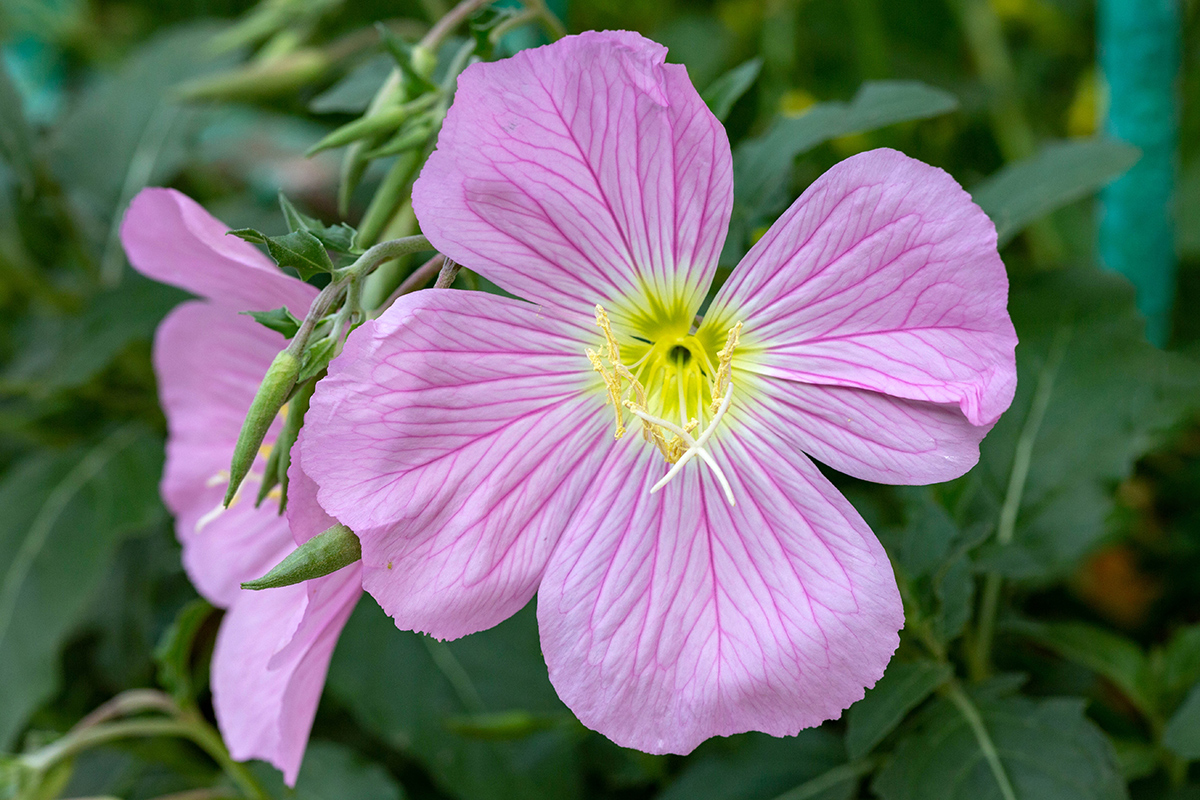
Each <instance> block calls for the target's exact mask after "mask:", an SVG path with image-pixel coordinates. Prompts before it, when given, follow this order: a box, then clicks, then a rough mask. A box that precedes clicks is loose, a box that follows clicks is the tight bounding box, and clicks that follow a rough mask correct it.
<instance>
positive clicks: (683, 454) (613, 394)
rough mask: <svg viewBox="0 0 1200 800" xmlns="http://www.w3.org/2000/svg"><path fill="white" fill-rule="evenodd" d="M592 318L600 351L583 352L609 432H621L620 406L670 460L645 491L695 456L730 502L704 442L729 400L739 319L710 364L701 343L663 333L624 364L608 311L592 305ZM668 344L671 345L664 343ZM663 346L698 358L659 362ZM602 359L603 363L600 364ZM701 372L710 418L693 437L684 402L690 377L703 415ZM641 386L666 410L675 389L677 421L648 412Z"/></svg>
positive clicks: (667, 479)
mask: <svg viewBox="0 0 1200 800" xmlns="http://www.w3.org/2000/svg"><path fill="white" fill-rule="evenodd" d="M596 324H597V325H598V326H599V327H600V330H601V332H602V333H603V334H604V343H605V348H604V356H603V358H602V357H601V355H600V353H598V352H597V351H596V350H593V349H591V348H586V349H585V350H584V352H585V353H586V355H587V357H588V361H590V362H591V364H592V369H593V370H594V371H596V372H598V373H599V374H600V377H601V379H602V380H603V381H604V387H605V390H606V393H607V395H608V396H607V399H606V402H608V403H612V404H613V410H614V413H615V415H616V423H617V431H616V436H615V438H617V439H620V438H621V437H622V436H623V435H624V434H625V432H626V429H625V425H624V422H623V420H622V411H621V409H622V408H627V409H629V411H630V412H631V413H632V414H633V415H634V416H635V417H637V418H638V419H640V420H641V422H642V437H643V438H644V439H645V440H646V441H647V442H648V443H650V444H653V445H654V446H655V447H656V448H658V450H659V452H660V453H662V455H663V457H664V458H665V459H666V460H667V462H668V463H670V464H671V468H670V469H669V470H668V471H667V474H666V475H664V476H663V477H662V479H661V480H659V481H658V482H657V483H656V484H654V486H652V487H651V488H650V493H651V494H653V493H655V492H657V491H658V490H659V489H661V488H662V487H663V486H666V485H667V484H668V483H670V481H671V479H672V478H674V477H675V476H676V475H678V474H679V473H680V472H681V471H682V470H683V468H684V466H686V465H687V462H688V461H690V460H691V459H693V458H695V457H697V456H698V457H699V458H700V460H701V461H703V462H704V463H705V464H706V465H708V468H709V469H711V470H712V471H713V475H714V476H715V477H716V479H717V482H718V483H720V484H721V489H722V490H723V491H724V492H725V497H726V499H728V500H729V504H730V505H736V504H737V503H736V500H735V498H734V495H733V489H732V487H731V486H730V485H729V481H728V480H727V479H726V477H725V473H724V472H723V471H722V470H721V467H720V465H719V464H718V463H717V462H716V459H714V458H713V457H712V455H711V454H710V453H709V452H708V451H707V450H706V449H705V445H706V444H707V443H708V440H709V439H711V438H712V436H713V433H714V432H715V431H716V429H717V426H718V425H719V424H720V422H721V420H722V419H723V418H724V417H725V414H726V413H727V412H728V411H729V407H730V404H731V403H732V401H733V366H732V364H733V353H734V350H736V349H737V346H738V339H739V335H740V333H741V329H742V323H740V322H738V323H735V324H734V326H733V327H732V328H730V329H729V335H728V337H727V338H726V340H725V347H724V348H723V349H722V350H721V351H720V352H719V353H717V364H716V366H715V368H714V366H713V363H712V359H711V358H710V357H709V354H708V352H707V350H706V349H705V348H703V347H694V346H693V345H690V344H687V343H686V342H685V341H684V340H681V339H675V340H671V339H667V340H666V341H663V342H659V343H653V342H648V343H647V344H648V345H649V347H648V349H647V351H646V353H645V354H643V355H642V357H641V358H639V359H637V361H635V362H634V363H633V364H631V365H629V366H626V365H625V364H624V363H622V361H621V347H620V344H619V343H618V342H617V337H616V335H615V334H614V333H613V330H612V323H611V321H610V320H609V318H608V313H607V312H606V311H605V310H604V307H603V306H600V305H597V306H596ZM668 345H670V346H671V348H674V349H671V348H668ZM663 348H667V349H671V352H672V353H673V352H675V349H680V348H684V349H686V350H687V352H688V354H689V355H691V356H693V357H695V358H697V359H698V361H697V362H696V364H694V365H693V366H692V367H691V368H688V369H684V366H685V365H684V364H681V363H675V362H671V363H670V364H666V363H663V359H664V358H669V357H668V356H666V355H664V354H663ZM656 353H657V355H656V356H655V355H654V354H656ZM652 356H653V358H652ZM655 358H657V359H658V360H655ZM605 361H607V362H608V363H607V364H606V363H605ZM631 367H632V369H633V370H636V373H637V374H636V375H635V374H634V372H632V371H631V369H630V368H631ZM697 367H698V368H699V371H697V372H695V374H692V370H696V369H697ZM706 375H707V376H711V379H712V385H711V397H712V402H711V403H710V405H709V406H708V409H707V410H708V413H709V414H711V415H712V419H711V420H710V421H709V422H708V425H707V426H706V427H705V428H704V430H703V432H702V433H701V434H700V435H699V436H698V437H693V436H692V432H693V431H695V430H696V429H697V428H698V427H699V426H700V422H699V421H698V420H696V419H694V418H692V419H689V418H688V409H689V408H690V406H689V403H688V401H689V399H690V395H691V394H692V391H691V390H692V388H693V383H692V381H693V380H694V381H695V399H696V401H697V402H696V405H697V407H698V410H699V412H700V416H701V417H703V416H704V393H705V392H706V391H709V387H707V386H705V383H706V382H705V381H704V376H706ZM622 379H624V381H623V380H622ZM672 380H674V381H675V388H674V390H673V391H672V390H671V387H670V381H672ZM626 381H627V383H626ZM643 381H645V382H643ZM647 386H649V387H650V388H651V389H653V390H656V394H654V395H653V396H654V397H655V398H656V402H657V403H660V404H661V405H662V408H661V410H662V411H664V412H665V411H666V396H667V395H668V394H675V395H676V398H675V399H676V400H677V402H678V403H679V418H680V423H679V424H677V423H674V422H670V421H669V420H666V419H664V418H662V417H659V416H656V415H654V414H651V413H650V411H649V409H648V402H647V399H648V392H647V389H646V387H647ZM627 393H632V395H633V397H632V398H629V399H626V394H627ZM667 435H670V436H671V439H670V441H668V440H667Z"/></svg>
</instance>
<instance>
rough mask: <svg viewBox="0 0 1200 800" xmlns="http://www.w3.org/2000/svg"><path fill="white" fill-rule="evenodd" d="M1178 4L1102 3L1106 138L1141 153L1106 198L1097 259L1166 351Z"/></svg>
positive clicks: (1146, 0) (1167, 0)
mask: <svg viewBox="0 0 1200 800" xmlns="http://www.w3.org/2000/svg"><path fill="white" fill-rule="evenodd" d="M1180 26H1181V23H1180V10H1179V0H1100V3H1099V50H1100V68H1101V70H1102V71H1103V73H1104V78H1105V81H1106V82H1107V84H1108V96H1109V101H1108V119H1107V121H1106V125H1105V128H1106V131H1107V133H1108V135H1110V136H1112V137H1115V138H1117V139H1120V140H1122V141H1125V142H1129V143H1130V144H1132V145H1135V146H1137V147H1139V148H1141V150H1142V158H1141V160H1140V161H1138V163H1137V164H1135V165H1134V166H1133V168H1132V169H1130V170H1129V172H1127V173H1125V175H1123V176H1122V177H1120V178H1119V179H1117V180H1116V181H1115V182H1113V183H1112V184H1111V185H1109V186H1108V187H1106V188H1105V189H1104V191H1103V192H1102V193H1101V217H1100V232H1099V250H1100V259H1101V261H1102V262H1103V263H1104V264H1105V265H1106V266H1108V267H1111V268H1112V269H1115V270H1117V271H1118V272H1121V273H1123V274H1124V275H1125V276H1126V277H1127V278H1129V280H1130V281H1132V283H1133V285H1134V287H1135V288H1136V289H1137V303H1138V308H1140V309H1141V311H1142V313H1143V314H1144V315H1145V316H1146V335H1147V336H1148V337H1149V339H1150V341H1152V342H1154V343H1155V344H1157V345H1159V346H1160V347H1161V346H1163V345H1165V344H1166V342H1167V339H1168V337H1169V336H1170V333H1171V306H1172V304H1173V302H1174V300H1175V228H1174V222H1173V211H1172V203H1173V193H1174V189H1175V169H1176V160H1177V150H1178V144H1179V110H1178V101H1177V96H1176V95H1177V85H1176V84H1177V82H1178V78H1179V66H1180Z"/></svg>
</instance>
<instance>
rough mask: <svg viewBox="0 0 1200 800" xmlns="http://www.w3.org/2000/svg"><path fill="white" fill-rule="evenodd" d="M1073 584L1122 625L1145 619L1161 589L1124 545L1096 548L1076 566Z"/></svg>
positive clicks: (1098, 610) (1080, 594)
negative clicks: (1077, 569)
mask: <svg viewBox="0 0 1200 800" xmlns="http://www.w3.org/2000/svg"><path fill="white" fill-rule="evenodd" d="M1072 584H1073V588H1074V590H1075V594H1076V595H1077V596H1078V597H1079V599H1080V600H1082V601H1083V602H1084V603H1086V604H1087V605H1088V606H1090V607H1091V608H1092V610H1094V611H1095V612H1096V613H1097V614H1099V615H1100V616H1102V617H1104V618H1105V619H1107V620H1109V621H1110V622H1112V623H1113V624H1115V625H1118V626H1119V627H1122V628H1136V627H1138V626H1139V625H1140V624H1141V623H1142V622H1144V621H1145V619H1146V615H1147V614H1148V613H1149V612H1150V606H1151V605H1153V604H1154V601H1155V600H1157V599H1158V598H1159V597H1161V596H1162V592H1163V587H1162V584H1161V582H1160V581H1158V580H1157V579H1155V578H1154V577H1153V576H1151V575H1148V574H1146V573H1145V572H1144V571H1142V569H1141V568H1140V567H1139V566H1138V563H1137V556H1136V554H1135V553H1134V552H1133V550H1132V549H1131V548H1130V547H1128V546H1126V545H1113V546H1110V547H1106V548H1104V549H1102V550H1099V551H1097V552H1096V553H1095V554H1094V555H1092V557H1091V558H1089V559H1088V560H1087V561H1085V562H1084V563H1083V566H1081V567H1080V568H1079V571H1078V572H1077V573H1076V574H1075V579H1074V580H1073V581H1072Z"/></svg>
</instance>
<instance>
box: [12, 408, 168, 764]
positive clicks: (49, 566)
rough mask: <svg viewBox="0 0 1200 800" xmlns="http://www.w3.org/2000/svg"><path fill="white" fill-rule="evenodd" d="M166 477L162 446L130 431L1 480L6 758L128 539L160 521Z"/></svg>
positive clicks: (34, 459) (28, 463) (38, 461)
mask: <svg viewBox="0 0 1200 800" xmlns="http://www.w3.org/2000/svg"><path fill="white" fill-rule="evenodd" d="M161 469H162V442H161V441H160V440H159V439H158V438H157V437H155V436H153V435H152V434H150V433H148V432H147V431H145V430H144V429H142V428H141V427H137V426H131V427H124V428H120V429H118V430H117V431H115V432H113V433H112V434H110V435H108V436H107V437H106V438H104V439H103V440H102V441H100V442H99V443H98V444H96V445H94V446H92V447H91V448H89V449H86V450H84V449H73V450H69V451H66V452H62V453H46V452H43V453H39V454H36V455H33V456H30V457H28V458H26V459H25V460H24V461H21V462H19V463H18V464H16V465H14V466H13V467H12V468H10V469H9V471H8V472H7V473H5V475H4V476H3V479H2V480H0V508H3V509H4V514H3V516H0V686H3V687H5V688H4V691H3V692H0V749H11V745H12V743H13V739H14V737H15V736H16V734H17V733H18V732H19V731H20V729H21V727H22V725H23V724H24V723H25V720H26V719H27V718H28V716H29V714H30V713H31V712H32V711H33V710H34V709H36V708H37V706H38V705H39V704H40V703H42V702H44V701H45V700H46V699H47V698H48V697H50V696H51V695H52V694H53V693H54V691H55V688H56V685H57V681H58V675H57V672H58V664H57V659H58V652H59V649H60V647H61V646H62V644H63V642H64V640H65V639H66V638H67V636H69V635H70V634H71V632H72V631H73V629H74V626H75V624H76V623H77V621H78V620H79V619H80V617H81V616H82V615H84V614H85V613H86V611H87V606H88V603H89V602H91V601H92V600H93V594H94V593H95V591H96V588H97V586H98V585H99V583H100V581H101V579H102V578H103V576H104V571H105V569H106V568H107V567H108V564H109V562H110V561H111V559H112V556H113V553H114V552H115V550H116V547H117V545H118V543H119V542H120V541H121V539H122V537H123V536H125V535H126V534H128V533H131V532H134V531H137V530H139V529H142V528H145V527H147V526H148V525H150V524H152V523H153V522H155V521H156V520H158V519H161V518H162V516H163V509H162V504H161V503H160V501H159V499H158V479H159V475H160V473H161Z"/></svg>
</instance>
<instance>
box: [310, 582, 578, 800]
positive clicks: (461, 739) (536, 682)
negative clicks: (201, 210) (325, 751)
mask: <svg viewBox="0 0 1200 800" xmlns="http://www.w3.org/2000/svg"><path fill="white" fill-rule="evenodd" d="M397 675H403V676H404V680H403V681H400V680H397V679H396V676H397ZM329 687H330V690H331V691H332V692H333V693H334V694H335V695H336V696H337V697H338V698H339V699H340V700H341V702H343V703H344V704H345V705H346V707H347V708H348V709H349V710H350V711H351V712H352V713H353V714H354V716H355V717H356V718H357V719H358V721H359V722H360V723H361V724H362V725H363V726H364V727H366V728H367V729H368V730H370V731H372V732H373V733H374V734H375V735H377V736H379V737H380V738H381V739H383V740H384V741H385V742H387V743H388V744H390V745H391V746H393V747H396V748H398V749H399V750H401V751H403V752H405V753H406V754H408V755H410V756H412V757H414V758H416V759H419V760H420V761H421V762H422V763H423V764H424V765H425V766H426V768H427V769H428V770H429V772H430V774H431V776H432V777H433V779H434V781H435V782H436V783H437V785H438V787H439V788H440V789H441V790H442V791H443V792H446V793H448V794H450V795H451V796H454V797H458V798H463V800H508V799H509V798H513V799H514V800H515V799H516V798H527V797H537V798H546V800H571V799H573V798H577V797H579V796H580V794H581V792H582V785H581V778H580V775H579V764H578V754H577V752H576V741H577V740H578V738H579V735H578V734H579V726H578V723H576V722H575V721H574V719H573V717H572V716H571V714H570V712H569V711H567V709H566V708H565V707H564V706H563V705H562V702H561V701H560V700H559V699H558V696H557V695H556V694H555V692H554V689H553V687H551V685H550V682H549V679H548V677H547V674H546V665H545V663H544V662H543V660H542V656H541V648H540V646H539V643H538V633H537V622H536V619H535V615H534V610H533V607H532V605H531V606H530V607H528V608H526V609H525V610H523V611H521V612H520V613H518V614H517V615H516V616H514V617H513V618H512V619H509V620H507V621H506V622H504V623H502V624H500V625H499V626H497V627H495V628H492V629H490V630H487V631H483V632H481V633H477V634H474V635H472V636H468V637H466V638H464V639H459V640H456V641H453V642H439V641H436V640H434V639H430V638H429V637H427V636H422V635H420V634H415V633H409V632H405V631H397V630H396V628H395V626H394V625H393V624H392V621H391V620H390V619H388V618H387V617H386V616H385V615H384V614H383V613H382V612H381V611H380V610H379V607H378V606H377V605H376V604H375V603H374V602H371V601H367V602H364V603H360V604H359V607H358V608H357V609H356V610H355V612H354V614H353V615H352V616H351V618H350V622H349V623H348V624H347V625H346V629H345V630H344V631H343V633H342V637H341V640H340V641H339V643H338V649H337V651H336V652H335V654H334V657H333V663H332V665H331V666H330V669H329ZM414 687H419V690H414ZM504 712H519V713H524V714H528V715H530V716H533V717H536V718H538V719H539V725H537V726H533V728H536V729H532V728H531V731H530V732H529V733H528V735H526V736H523V737H521V738H515V739H482V738H478V737H476V736H474V735H470V736H466V735H462V734H461V733H458V732H456V731H455V730H454V729H453V727H454V726H455V725H456V724H459V723H461V722H462V721H463V719H464V717H465V716H469V717H475V718H477V719H478V718H480V717H481V715H491V714H500V713H504ZM550 723H553V724H552V725H551V724H550Z"/></svg>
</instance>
